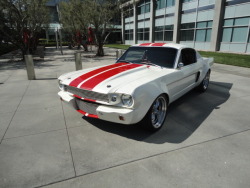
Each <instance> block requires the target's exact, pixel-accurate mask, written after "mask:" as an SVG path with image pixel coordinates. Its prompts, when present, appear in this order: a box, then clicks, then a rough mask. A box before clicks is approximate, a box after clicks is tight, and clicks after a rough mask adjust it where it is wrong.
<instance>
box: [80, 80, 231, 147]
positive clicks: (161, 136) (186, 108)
mask: <svg viewBox="0 0 250 188" xmlns="http://www.w3.org/2000/svg"><path fill="white" fill-rule="evenodd" d="M232 86H233V84H231V83H222V82H214V81H211V82H210V85H209V88H208V90H207V91H206V92H205V93H200V92H198V91H196V90H192V91H190V92H189V93H187V94H186V95H184V96H183V97H181V98H180V99H178V100H177V101H175V102H173V103H172V104H171V105H170V106H169V108H168V115H167V118H166V121H165V124H164V126H163V127H162V128H161V129H160V130H159V131H157V132H154V133H152V132H149V131H147V130H144V129H143V128H142V125H140V124H139V125H137V124H136V125H123V124H117V123H111V122H107V121H103V120H99V119H92V118H87V117H83V118H84V119H85V120H86V121H88V122H89V123H91V124H92V125H93V126H95V127H97V128H99V129H101V130H103V131H106V132H109V133H113V134H117V135H120V136H123V137H127V138H129V139H133V140H137V141H143V142H148V143H155V144H162V143H165V142H168V143H181V142H183V141H185V140H186V139H187V138H188V137H190V136H191V135H192V134H193V133H194V131H195V130H196V129H197V128H199V126H200V125H201V124H202V123H203V122H204V120H206V119H207V118H208V116H209V115H210V114H211V112H212V111H214V110H216V109H219V108H220V105H221V104H223V103H225V102H226V101H227V100H228V99H229V98H230V92H229V91H230V89H231V88H232Z"/></svg>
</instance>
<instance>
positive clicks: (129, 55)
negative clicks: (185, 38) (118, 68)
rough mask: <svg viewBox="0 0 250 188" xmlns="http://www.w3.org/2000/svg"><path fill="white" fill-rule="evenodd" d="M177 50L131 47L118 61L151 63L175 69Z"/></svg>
mask: <svg viewBox="0 0 250 188" xmlns="http://www.w3.org/2000/svg"><path fill="white" fill-rule="evenodd" d="M176 54H177V49H174V48H166V47H130V48H129V49H128V50H127V51H126V52H125V53H124V54H123V56H122V57H121V58H120V59H119V60H118V61H122V60H127V61H130V62H132V63H142V62H145V61H146V62H149V63H153V64H156V65H159V66H162V67H167V68H173V67H174V63H175V58H176Z"/></svg>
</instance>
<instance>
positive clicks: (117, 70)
mask: <svg viewBox="0 0 250 188" xmlns="http://www.w3.org/2000/svg"><path fill="white" fill-rule="evenodd" d="M140 66H142V65H140V64H128V65H127V66H123V67H117V68H115V69H112V70H109V71H106V72H104V73H101V74H99V75H97V76H94V77H93V78H91V79H89V80H88V81H86V82H84V83H83V84H82V85H81V86H80V88H82V89H87V90H92V89H93V88H94V87H95V86H97V85H98V84H100V83H101V82H103V81H104V80H106V79H108V78H110V77H112V76H114V75H117V74H119V73H122V72H125V71H127V70H130V69H134V68H136V67H140Z"/></svg>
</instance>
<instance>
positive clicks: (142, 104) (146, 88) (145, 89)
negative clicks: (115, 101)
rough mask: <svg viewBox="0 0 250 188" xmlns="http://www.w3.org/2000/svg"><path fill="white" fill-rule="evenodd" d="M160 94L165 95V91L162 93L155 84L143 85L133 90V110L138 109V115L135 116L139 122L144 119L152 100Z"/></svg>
mask: <svg viewBox="0 0 250 188" xmlns="http://www.w3.org/2000/svg"><path fill="white" fill-rule="evenodd" d="M162 93H165V94H167V91H163V89H162V88H161V87H159V85H157V84H156V82H150V83H147V84H144V85H142V86H140V87H137V88H136V89H135V90H134V93H133V98H134V109H138V111H137V112H139V113H140V114H137V117H138V120H139V121H141V120H142V119H143V118H144V116H145V115H146V113H147V112H148V110H149V109H150V107H151V105H152V104H153V102H154V100H155V99H156V98H157V97H158V96H159V95H161V94H162Z"/></svg>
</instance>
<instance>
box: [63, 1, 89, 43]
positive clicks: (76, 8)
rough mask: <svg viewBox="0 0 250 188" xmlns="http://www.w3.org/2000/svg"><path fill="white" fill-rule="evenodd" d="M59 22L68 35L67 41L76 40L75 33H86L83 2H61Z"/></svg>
mask: <svg viewBox="0 0 250 188" xmlns="http://www.w3.org/2000/svg"><path fill="white" fill-rule="evenodd" d="M59 7H60V8H59V9H60V22H61V24H62V26H63V29H64V31H65V32H66V33H67V34H68V36H69V41H70V42H71V43H72V42H76V41H72V40H76V34H77V33H82V32H84V33H85V34H87V25H88V23H87V22H86V13H85V12H84V11H83V8H84V4H82V1H81V0H70V1H68V2H61V3H60V4H59Z"/></svg>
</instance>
